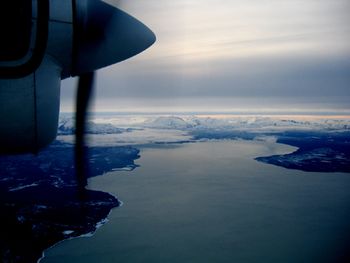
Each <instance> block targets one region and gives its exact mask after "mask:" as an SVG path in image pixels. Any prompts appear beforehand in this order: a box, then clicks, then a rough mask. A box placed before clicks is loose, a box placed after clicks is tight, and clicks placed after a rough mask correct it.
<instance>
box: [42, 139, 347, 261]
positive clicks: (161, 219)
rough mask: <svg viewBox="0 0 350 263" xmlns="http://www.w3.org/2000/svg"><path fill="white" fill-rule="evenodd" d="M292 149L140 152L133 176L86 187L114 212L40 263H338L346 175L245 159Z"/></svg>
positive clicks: (242, 146) (214, 145)
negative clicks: (113, 204)
mask: <svg viewBox="0 0 350 263" xmlns="http://www.w3.org/2000/svg"><path fill="white" fill-rule="evenodd" d="M295 149H296V148H295V147H292V146H288V145H283V144H277V143H275V142H269V141H247V140H227V141H225V140H224V141H223V140H221V141H208V142H196V143H186V144H170V145H169V144H168V145H167V144H165V145H149V146H142V147H141V148H140V150H141V152H140V155H141V157H140V159H138V160H137V161H136V163H137V164H138V165H139V167H137V168H136V169H135V170H133V171H115V172H109V173H107V174H105V175H104V176H99V177H95V178H91V179H90V181H89V188H91V189H96V190H102V191H105V192H109V193H111V194H113V195H115V196H117V197H118V198H119V199H120V200H121V201H123V203H124V204H123V206H121V207H118V208H115V209H113V210H112V212H111V213H110V215H109V217H108V219H109V221H108V223H106V224H105V225H103V226H102V227H101V228H99V229H98V230H97V232H96V233H95V235H94V236H92V237H89V238H83V237H81V238H75V239H71V240H66V241H63V242H61V243H59V244H57V245H56V246H54V247H53V248H50V249H48V250H46V251H45V258H44V259H42V260H41V261H40V262H41V263H54V262H66V263H67V262H75V263H76V262H86V263H89V262H91V263H92V262H94V263H96V262H107V263H109V262H179V263H180V262H181V263H183V262H293V263H294V262H345V256H346V255H345V251H346V250H347V249H349V244H350V190H349V189H350V175H349V174H348V173H315V172H302V171H298V170H290V169H286V168H283V167H278V166H274V165H270V164H266V163H262V162H258V161H256V160H254V158H256V157H259V156H269V155H274V154H284V153H289V152H292V151H294V150H295Z"/></svg>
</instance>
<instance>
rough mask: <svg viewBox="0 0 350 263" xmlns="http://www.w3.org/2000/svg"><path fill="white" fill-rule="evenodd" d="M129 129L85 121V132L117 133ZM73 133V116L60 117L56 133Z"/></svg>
mask: <svg viewBox="0 0 350 263" xmlns="http://www.w3.org/2000/svg"><path fill="white" fill-rule="evenodd" d="M126 131H129V129H122V128H117V127H115V126H114V125H113V124H110V123H95V122H93V121H88V122H87V123H86V133H87V134H119V133H122V132H126ZM74 133H75V123H74V119H73V118H63V119H60V122H59V125H58V130H57V134H58V135H71V134H74Z"/></svg>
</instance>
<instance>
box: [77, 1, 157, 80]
mask: <svg viewBox="0 0 350 263" xmlns="http://www.w3.org/2000/svg"><path fill="white" fill-rule="evenodd" d="M76 3H77V6H76V10H77V11H76V20H77V21H76V27H77V28H76V34H77V36H76V38H75V39H76V43H75V50H76V59H75V68H74V71H75V72H74V73H75V75H80V74H81V73H86V72H91V71H94V70H96V69H99V68H102V67H105V66H108V65H112V64H115V63H117V62H120V61H123V60H125V59H128V58H130V57H132V56H135V55H137V54H139V53H141V52H142V51H144V50H145V49H147V48H148V47H150V46H151V45H152V44H153V43H154V42H155V40H156V37H155V35H154V33H153V32H152V31H151V30H150V29H149V28H148V27H147V26H145V25H144V24H143V23H141V22H140V21H138V20H137V19H135V18H134V17H132V16H130V15H128V14H127V13H125V12H123V11H121V10H120V9H118V8H116V7H114V6H111V5H110V4H107V3H105V2H102V1H99V0H90V1H77V2H76Z"/></svg>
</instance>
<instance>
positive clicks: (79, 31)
mask: <svg viewBox="0 0 350 263" xmlns="http://www.w3.org/2000/svg"><path fill="white" fill-rule="evenodd" d="M105 2H106V1H104V2H102V1H94V0H90V1H85V2H83V1H80V2H76V3H77V6H76V10H80V11H81V12H77V13H76V14H77V16H76V19H77V22H76V24H77V26H76V37H75V40H76V46H75V50H76V53H75V61H74V64H73V72H74V73H75V74H78V76H79V82H78V90H77V99H76V117H75V120H76V129H75V164H76V176H77V182H78V187H79V189H80V190H83V189H84V188H85V186H86V185H87V173H88V169H87V164H88V162H87V160H86V145H85V139H84V138H85V137H84V133H85V123H86V119H87V117H88V116H87V111H88V106H89V101H90V100H91V95H92V93H93V88H94V83H93V82H94V75H95V73H94V71H95V70H96V69H99V68H101V67H104V66H106V65H111V64H114V63H117V62H120V61H123V60H125V59H128V58H130V57H132V56H134V55H136V54H138V53H140V52H142V51H143V50H145V49H147V48H148V47H149V46H151V45H152V44H153V43H154V42H155V35H154V33H153V32H152V31H151V30H150V29H148V28H147V27H146V26H145V25H143V24H142V23H141V22H139V21H138V20H136V19H135V18H133V17H132V16H130V15H128V14H126V13H125V12H123V11H121V10H120V9H118V4H120V2H115V1H114V2H113V3H111V1H108V3H105ZM111 4H112V5H111ZM82 18H83V19H82Z"/></svg>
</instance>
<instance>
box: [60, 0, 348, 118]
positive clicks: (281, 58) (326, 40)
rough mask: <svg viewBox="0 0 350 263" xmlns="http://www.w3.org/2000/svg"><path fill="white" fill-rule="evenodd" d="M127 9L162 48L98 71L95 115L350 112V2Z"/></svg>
mask: <svg viewBox="0 0 350 263" xmlns="http://www.w3.org/2000/svg"><path fill="white" fill-rule="evenodd" d="M109 1H113V0H109ZM121 3H122V4H123V9H124V10H125V11H127V12H128V13H130V14H132V15H133V16H135V17H137V18H138V19H139V20H141V21H142V22H144V23H145V24H146V25H148V26H149V27H150V28H151V29H152V30H153V31H154V32H155V34H156V36H157V42H156V43H155V44H154V45H153V46H152V47H151V48H150V49H148V50H147V51H145V52H144V53H142V54H140V55H138V56H136V57H134V58H132V59H129V60H127V61H124V62H122V63H119V64H116V65H114V66H111V67H108V68H106V69H103V70H100V71H99V72H98V76H97V81H96V92H95V103H94V105H95V106H94V108H95V110H97V111H157V110H158V111H253V112H257V111H280V110H282V111H286V110H287V111H289V110H291V111H305V110H306V111H310V110H311V111H322V112H324V111H338V110H339V111H342V110H347V111H349V110H350V18H349V17H350V16H349V13H350V1H349V0H245V1H243V0H241V1H237V0H229V1H228V0H225V1H224V0H177V1H173V0H161V1H159V0H147V1H145V0H128V1H126V0H125V1H121ZM61 94H62V110H63V111H67V110H68V111H69V110H71V109H72V101H73V100H72V98H73V97H74V94H75V86H74V80H72V79H70V80H65V81H64V82H63V83H62V92H61Z"/></svg>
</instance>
